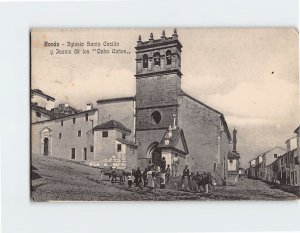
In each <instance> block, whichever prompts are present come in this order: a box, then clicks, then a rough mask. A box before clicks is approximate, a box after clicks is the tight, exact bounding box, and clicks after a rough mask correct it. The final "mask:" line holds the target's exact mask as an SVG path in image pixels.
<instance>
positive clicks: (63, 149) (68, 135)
mask: <svg viewBox="0 0 300 233" xmlns="http://www.w3.org/2000/svg"><path fill="white" fill-rule="evenodd" d="M85 113H86V112H82V113H80V114H76V115H71V116H68V117H64V118H59V119H56V120H50V121H44V122H38V123H35V124H32V154H36V155H42V149H43V144H42V139H41V138H40V137H41V136H40V133H41V131H42V130H43V129H45V128H46V127H48V128H49V129H50V131H51V133H50V135H49V147H51V149H50V150H51V156H54V157H60V158H65V159H71V148H75V152H76V154H75V160H77V161H82V160H83V159H84V157H83V148H85V147H86V149H87V160H93V157H94V153H93V152H91V146H94V143H93V133H92V128H93V122H97V118H98V112H97V111H89V112H88V114H89V119H88V121H86V120H85ZM73 118H75V119H76V120H75V124H73ZM61 121H63V125H61ZM78 130H81V137H78ZM59 133H61V139H60V138H59Z"/></svg>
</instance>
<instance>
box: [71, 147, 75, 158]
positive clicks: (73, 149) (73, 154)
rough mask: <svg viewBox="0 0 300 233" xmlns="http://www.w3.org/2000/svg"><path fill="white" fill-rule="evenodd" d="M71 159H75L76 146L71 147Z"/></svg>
mask: <svg viewBox="0 0 300 233" xmlns="http://www.w3.org/2000/svg"><path fill="white" fill-rule="evenodd" d="M71 159H75V148H71Z"/></svg>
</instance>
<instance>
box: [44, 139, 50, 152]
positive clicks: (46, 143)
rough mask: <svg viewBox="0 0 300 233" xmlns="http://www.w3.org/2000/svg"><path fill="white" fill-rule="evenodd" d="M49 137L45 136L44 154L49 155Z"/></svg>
mask: <svg viewBox="0 0 300 233" xmlns="http://www.w3.org/2000/svg"><path fill="white" fill-rule="evenodd" d="M48 148H49V139H48V138H44V155H45V156H48V153H49V149H48Z"/></svg>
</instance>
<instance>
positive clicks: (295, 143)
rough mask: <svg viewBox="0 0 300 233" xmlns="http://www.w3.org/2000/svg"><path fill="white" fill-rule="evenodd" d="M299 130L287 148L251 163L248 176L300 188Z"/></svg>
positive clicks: (267, 153)
mask: <svg viewBox="0 0 300 233" xmlns="http://www.w3.org/2000/svg"><path fill="white" fill-rule="evenodd" d="M299 128H300V126H299V127H298V128H297V129H295V131H294V133H295V134H296V136H294V137H292V138H290V139H288V140H287V141H286V142H285V144H286V148H281V147H275V148H273V149H271V150H269V151H266V152H264V153H262V154H260V155H259V156H257V157H256V158H255V159H252V160H251V161H250V162H249V168H248V169H247V175H248V177H249V178H252V179H260V180H262V181H265V182H269V183H274V184H279V185H285V186H296V187H300V166H299V161H300V158H299V156H300V154H299V150H300V149H299V144H300V143H299V137H300V133H299Z"/></svg>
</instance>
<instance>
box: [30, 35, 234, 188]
mask: <svg viewBox="0 0 300 233" xmlns="http://www.w3.org/2000/svg"><path fill="white" fill-rule="evenodd" d="M135 49H136V74H135V79H136V95H135V96H133V97H124V98H114V99H102V100H98V101H97V106H96V107H95V108H92V109H90V110H87V111H84V112H80V113H76V114H72V115H70V116H64V117H62V118H56V119H50V120H46V121H39V122H33V124H32V153H35V154H43V153H44V152H45V148H44V147H45V145H44V143H45V141H44V140H45V136H44V135H47V137H50V136H49V135H50V134H51V135H52V136H51V137H52V139H51V143H50V139H49V138H48V139H47V140H48V142H47V143H48V145H47V147H52V149H51V152H52V153H51V155H52V156H58V157H60V156H62V157H65V158H69V159H76V160H87V161H90V162H93V163H97V164H98V165H99V166H113V167H122V168H124V169H132V168H135V167H137V166H139V167H141V168H142V169H143V168H145V167H146V166H148V164H149V163H154V164H155V163H158V161H160V159H161V158H162V157H165V158H166V162H167V164H170V166H171V167H172V161H173V158H174V157H177V158H179V171H178V173H181V171H182V169H183V167H184V166H185V165H188V166H189V168H190V170H191V171H192V172H196V171H200V172H201V171H206V172H210V173H212V174H213V176H214V177H215V178H216V180H217V183H218V184H224V183H226V177H227V173H228V162H227V160H228V155H230V152H231V150H230V143H231V134H230V131H229V129H228V126H227V123H226V120H225V118H224V115H223V114H222V113H220V112H219V111H217V110H215V109H213V108H211V107H209V106H207V105H206V104H204V103H202V102H201V101H199V100H197V99H195V98H193V97H192V96H190V95H189V94H187V93H186V92H184V91H183V90H182V89H181V79H182V78H183V75H182V73H181V51H182V45H181V43H180V41H179V39H178V35H177V31H176V30H174V33H173V35H172V36H170V37H166V35H165V32H164V31H163V33H162V35H161V37H160V39H154V38H153V34H152V33H151V35H150V38H149V40H147V41H142V39H141V37H140V36H139V37H138V41H137V45H136V47H135ZM87 113H88V118H86V114H87ZM77 118H79V119H81V118H82V119H81V120H82V121H83V122H81V123H82V124H78V126H76V127H75V124H76V122H77V121H79V120H76V119H77ZM74 119H75V123H73V122H74ZM61 121H67V122H68V121H70V123H68V126H67V125H63V126H62V125H61ZM64 126H65V127H64ZM79 128H80V129H79ZM79 130H80V137H78V135H79ZM45 133H46V134H45ZM64 134H65V135H66V137H65V138H64V139H62V137H61V135H64ZM83 134H85V135H86V136H82V135H83ZM76 135H77V136H76ZM56 137H58V138H60V139H58V140H67V142H62V141H58V142H56V141H55V140H54V139H53V138H56ZM72 137H73V139H72ZM74 137H75V138H76V140H82V142H80V143H79V142H78V141H75V139H74ZM78 138H80V139H78ZM47 140H46V141H47ZM57 143H61V145H64V144H65V145H66V146H65V149H64V152H59V150H57V149H54V148H59V145H57ZM72 143H73V144H74V145H71V144H72ZM75 144H76V145H75ZM77 147H78V149H76V148H77ZM72 148H75V149H72ZM55 150H57V151H56V152H55ZM74 150H75V152H74ZM49 151H50V150H49V148H48V149H47V151H46V152H48V153H49ZM77 151H79V154H80V156H77V157H76V152H77ZM74 153H75V155H74ZM49 155H50V154H49Z"/></svg>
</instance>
